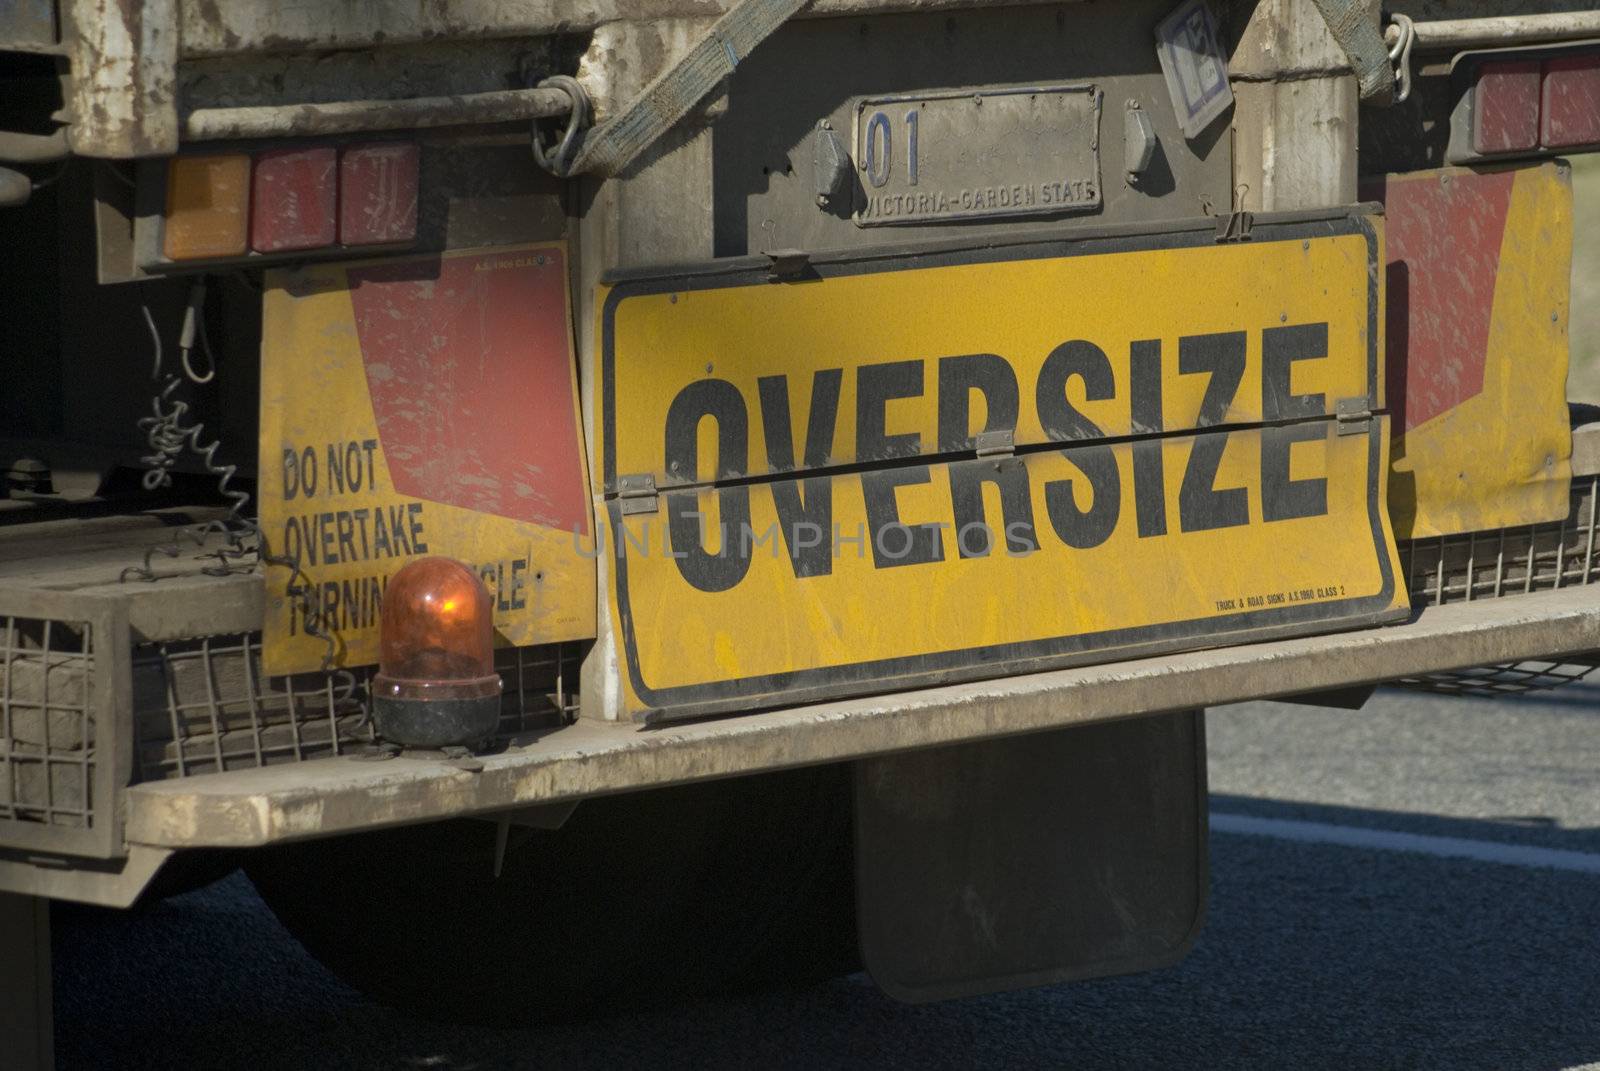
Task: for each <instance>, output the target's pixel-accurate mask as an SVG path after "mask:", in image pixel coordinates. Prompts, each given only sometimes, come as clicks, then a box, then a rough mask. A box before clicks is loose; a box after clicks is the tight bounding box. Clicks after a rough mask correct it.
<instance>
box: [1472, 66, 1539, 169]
mask: <svg viewBox="0 0 1600 1071" xmlns="http://www.w3.org/2000/svg"><path fill="white" fill-rule="evenodd" d="M1539 67H1540V64H1539V61H1538V60H1510V61H1501V62H1496V63H1485V64H1483V65H1482V66H1481V67H1479V68H1478V83H1477V88H1476V90H1475V91H1474V96H1473V104H1472V148H1473V151H1474V152H1479V153H1483V154H1485V155H1491V154H1496V153H1507V152H1523V151H1526V150H1528V149H1532V148H1536V147H1537V146H1538V144H1539Z"/></svg>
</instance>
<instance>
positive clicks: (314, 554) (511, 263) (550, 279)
mask: <svg viewBox="0 0 1600 1071" xmlns="http://www.w3.org/2000/svg"><path fill="white" fill-rule="evenodd" d="M261 399H262V416H261V472H262V474H263V479H262V480H261V487H260V496H261V519H262V526H263V528H264V529H265V531H266V533H267V537H268V540H269V542H270V550H271V553H272V554H273V555H275V556H277V555H284V556H288V557H291V558H297V559H298V560H299V562H300V566H301V570H302V572H303V574H304V575H303V576H301V577H300V578H299V579H298V580H297V581H292V579H291V578H292V575H293V574H292V571H291V570H290V569H288V568H286V567H284V566H283V565H281V564H269V566H268V567H267V570H266V574H267V585H268V596H267V608H266V625H265V639H264V643H263V660H264V664H265V666H266V668H267V671H268V672H271V673H287V672H299V671H302V670H311V669H316V668H318V667H319V666H320V665H321V664H322V660H323V658H324V655H325V653H326V651H327V645H326V644H325V643H323V642H322V641H321V640H319V639H318V638H317V637H315V636H308V635H306V633H305V629H304V621H303V619H302V615H301V614H300V613H299V612H297V608H298V603H297V601H296V600H295V599H294V598H291V597H290V596H289V595H288V593H287V589H288V588H289V586H290V585H291V583H292V582H294V583H306V582H309V583H310V584H312V585H313V586H314V587H315V589H316V590H317V591H318V592H319V596H318V599H319V604H320V605H321V606H322V607H323V609H324V611H325V612H329V613H331V614H332V615H333V617H332V620H331V622H330V628H329V629H328V631H329V632H330V634H331V635H332V637H333V638H334V640H335V650H334V661H335V664H336V665H342V666H353V665H364V664H370V663H372V662H375V661H376V660H377V637H378V629H377V623H378V622H377V613H376V609H377V606H378V603H379V601H380V600H381V593H382V588H383V585H384V584H385V583H386V582H387V579H388V577H389V576H390V575H391V574H392V573H393V572H394V571H395V570H396V569H398V568H399V567H400V566H402V565H404V564H405V563H406V562H407V561H408V560H411V559H412V558H414V557H417V556H420V555H423V554H444V555H448V556H451V557H456V558H460V559H461V560H463V561H466V562H468V563H469V564H471V565H472V566H473V567H474V568H475V569H477V570H478V571H479V572H480V574H481V575H483V576H484V578H485V581H486V582H487V584H488V586H489V589H490V592H491V595H492V596H493V597H494V600H495V628H496V632H497V636H498V639H499V640H500V641H501V642H505V643H511V644H517V645H528V644H535V643H548V642H554V641H558V640H568V639H578V638H583V637H588V636H592V635H593V634H594V622H595V613H594V565H593V561H592V555H590V556H586V555H588V554H589V548H590V547H592V544H593V534H592V530H591V526H590V520H589V511H588V501H587V496H586V494H585V483H586V479H587V477H586V475H585V472H584V461H583V451H582V441H581V437H580V435H579V432H578V417H577V394H576V365H575V362H574V360H573V355H572V349H571V340H570V319H569V312H568V304H567V274H566V251H565V247H564V246H563V245H561V244H559V243H557V244H548V245H537V246H531V245H530V246H507V247H503V248H497V249H494V250H477V251H464V252H458V253H450V254H446V255H444V256H443V257H437V256H435V257H424V258H411V259H402V260H386V261H382V262H376V263H373V264H369V265H321V266H317V267H312V268H306V269H304V270H297V271H277V272H271V273H269V275H268V279H267V293H266V298H265V302H264V308H263V331H262V390H261ZM291 458H292V459H293V460H292V462H291V460H290V459H291Z"/></svg>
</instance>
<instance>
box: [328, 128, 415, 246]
mask: <svg viewBox="0 0 1600 1071" xmlns="http://www.w3.org/2000/svg"><path fill="white" fill-rule="evenodd" d="M417 160H418V152H417V146H416V144H415V143H413V142H382V143H373V144H369V145H355V146H352V147H351V148H349V149H346V150H345V153H344V158H343V159H342V160H341V161H340V162H339V187H340V204H339V241H340V242H341V243H342V244H344V245H386V244H389V243H393V242H409V241H411V240H412V239H414V238H416V236H417Z"/></svg>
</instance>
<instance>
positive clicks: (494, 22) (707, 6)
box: [182, 0, 1028, 56]
mask: <svg viewBox="0 0 1600 1071" xmlns="http://www.w3.org/2000/svg"><path fill="white" fill-rule="evenodd" d="M1027 2H1028V0H816V2H815V3H813V4H811V5H810V6H809V7H808V8H807V9H806V11H805V12H804V13H803V17H804V16H811V17H823V16H836V15H874V14H879V15H881V14H888V13H892V12H898V11H943V10H947V9H954V8H972V9H984V8H988V9H997V8H1004V7H1010V6H1017V5H1019V4H1023V3H1027ZM732 6H733V3H732V0H709V2H708V0H520V2H507V0H453V2H451V3H448V4H433V3H430V4H419V3H417V2H416V0H374V2H368V3H358V4H350V3H342V4H267V3H261V2H260V0H184V2H183V7H182V36H183V51H184V55H186V56H216V55H226V54H228V53H232V52H286V51H293V50H296V49H308V50H327V49H335V48H362V47H367V46H370V45H372V44H373V43H374V42H375V41H377V40H382V41H385V42H389V43H401V42H407V41H428V40H435V39H439V38H450V37H463V38H483V37H515V36H520V35H537V34H562V33H583V32H585V31H588V30H592V29H594V28H595V27H596V26H599V25H602V24H604V23H608V22H621V21H633V22H641V21H649V20H653V19H671V18H697V17H708V16H709V17H715V16H718V15H721V14H722V13H723V12H725V11H726V10H727V9H728V8H730V7H732Z"/></svg>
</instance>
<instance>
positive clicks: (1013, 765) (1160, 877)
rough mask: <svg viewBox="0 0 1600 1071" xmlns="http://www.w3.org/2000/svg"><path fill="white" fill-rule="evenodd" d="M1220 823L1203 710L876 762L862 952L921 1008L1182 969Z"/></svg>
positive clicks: (866, 835) (862, 848)
mask: <svg viewBox="0 0 1600 1071" xmlns="http://www.w3.org/2000/svg"><path fill="white" fill-rule="evenodd" d="M1206 831H1207V826H1206V776H1205V723H1204V714H1203V712H1201V711H1180V712H1177V713H1172V714H1162V715H1156V716H1151V717H1142V718H1130V719H1128V720H1125V721H1115V722H1107V723H1104V724H1099V725H1087V726H1077V727H1073V728H1068V729H1058V730H1054V731H1051V732H1046V733H1036V734H1032V735H1028V736H1019V737H1008V738H1003V739H998V740H986V741H981V742H978V743H971V744H959V745H955V746H951V747H945V748H936V749H932V750H927V751H916V752H910V753H907V754H903V755H890V756H883V757H878V758H871V759H864V760H862V761H861V762H859V763H857V764H856V869H857V896H858V913H859V935H860V941H861V954H862V960H863V962H864V963H865V965H866V967H867V970H868V972H869V973H870V974H871V975H872V978H873V980H874V981H875V982H876V983H877V984H878V986H879V987H880V988H882V989H883V990H884V991H885V992H886V993H888V994H889V995H891V996H893V997H895V998H896V999H899V1000H904V1001H910V1002H914V1003H917V1002H923V1001H929V1000H942V999H947V998H952V997H965V996H974V995H977V994H980V993H992V992H998V991H1002V990H1010V989H1020V988H1024V987H1027V986H1035V985H1047V984H1051V983H1056V982H1065V981H1072V980H1076V979H1082V978H1094V977H1100V976H1104V975H1114V974H1130V973H1133V972H1136V971H1144V970H1153V969H1156V968H1160V967H1166V966H1171V965H1172V964H1175V963H1177V962H1178V961H1179V960H1181V959H1182V958H1183V957H1184V955H1186V954H1187V952H1188V950H1189V948H1190V946H1191V945H1193V943H1194V940H1195V937H1196V935H1197V934H1198V933H1199V930H1200V927H1201V924H1202V923H1203V921H1204V918H1205V905H1206V885H1207V875H1206V859H1207V856H1206Z"/></svg>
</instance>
